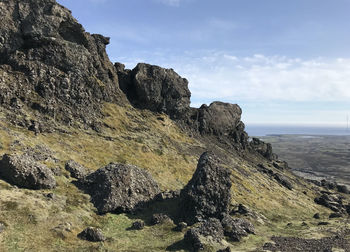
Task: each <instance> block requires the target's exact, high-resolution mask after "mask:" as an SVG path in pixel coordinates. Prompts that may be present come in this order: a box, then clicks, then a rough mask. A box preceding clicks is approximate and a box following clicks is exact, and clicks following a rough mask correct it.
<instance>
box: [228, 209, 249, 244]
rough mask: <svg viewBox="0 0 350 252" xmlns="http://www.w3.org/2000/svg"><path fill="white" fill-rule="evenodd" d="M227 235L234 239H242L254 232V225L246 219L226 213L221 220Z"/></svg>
mask: <svg viewBox="0 0 350 252" xmlns="http://www.w3.org/2000/svg"><path fill="white" fill-rule="evenodd" d="M221 224H222V226H223V228H224V232H225V235H226V236H228V237H230V238H231V239H232V240H233V241H240V240H241V238H242V237H244V236H248V234H254V232H255V231H254V226H253V224H251V223H250V222H249V221H246V220H244V219H238V218H236V219H234V218H232V217H231V216H230V215H228V214H225V215H224V217H223V218H222V220H221Z"/></svg>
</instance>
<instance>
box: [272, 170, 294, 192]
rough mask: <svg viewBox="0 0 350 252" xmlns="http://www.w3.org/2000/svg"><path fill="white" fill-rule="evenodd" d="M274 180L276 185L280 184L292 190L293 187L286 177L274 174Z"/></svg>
mask: <svg viewBox="0 0 350 252" xmlns="http://www.w3.org/2000/svg"><path fill="white" fill-rule="evenodd" d="M274 178H275V179H276V181H277V182H278V183H280V184H281V185H283V186H284V187H286V188H288V189H289V190H293V185H292V183H291V182H290V181H289V179H288V178H287V177H286V176H284V175H282V174H279V173H276V174H274Z"/></svg>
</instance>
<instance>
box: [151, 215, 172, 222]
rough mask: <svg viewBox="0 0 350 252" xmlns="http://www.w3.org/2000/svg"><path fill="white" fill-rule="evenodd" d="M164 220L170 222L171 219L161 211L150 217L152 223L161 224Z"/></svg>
mask: <svg viewBox="0 0 350 252" xmlns="http://www.w3.org/2000/svg"><path fill="white" fill-rule="evenodd" d="M165 222H172V220H171V219H170V217H169V216H168V215H166V214H162V213H156V214H153V215H152V219H151V224H152V225H157V224H162V223H165Z"/></svg>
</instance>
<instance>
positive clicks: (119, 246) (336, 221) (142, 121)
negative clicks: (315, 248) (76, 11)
mask: <svg viewBox="0 0 350 252" xmlns="http://www.w3.org/2000/svg"><path fill="white" fill-rule="evenodd" d="M0 11H1V13H2V15H1V17H0V21H1V22H0V155H1V156H3V155H4V156H3V157H2V161H0V176H1V178H2V179H1V180H0V230H1V231H0V232H1V233H0V246H1V250H2V251H165V250H168V251H192V250H195V249H196V246H197V245H196V244H191V242H187V243H186V239H185V241H184V236H186V235H185V234H187V237H188V236H189V235H191V234H192V236H193V237H196V239H197V238H198V239H199V240H200V242H201V244H202V245H203V249H204V251H218V250H219V249H224V248H226V247H230V248H231V251H255V250H256V251H261V250H262V247H263V245H264V244H265V243H266V242H270V241H271V237H272V236H279V237H280V236H282V237H300V238H304V239H305V238H313V239H318V238H321V237H330V236H332V237H333V236H334V234H335V233H339V232H340V231H345V230H346V229H347V228H348V227H349V223H347V220H348V217H349V216H348V213H349V212H350V205H349V195H348V194H345V193H342V192H338V191H337V190H334V188H325V187H322V185H319V186H318V185H315V184H313V183H310V182H307V181H305V180H304V179H302V178H299V177H297V176H295V175H293V173H292V172H291V171H290V169H289V168H288V165H287V164H286V163H284V162H283V161H281V160H278V158H277V156H276V155H275V154H273V152H272V148H271V145H269V144H266V143H264V142H261V141H259V140H258V139H250V138H249V136H248V135H247V133H246V132H245V131H244V123H243V122H242V121H241V113H242V111H241V109H240V107H239V106H238V105H235V104H228V103H222V102H213V103H212V104H210V105H209V106H207V105H203V106H202V107H200V108H198V109H197V108H191V107H190V95H191V93H190V90H188V82H187V80H186V79H184V78H182V77H181V76H179V75H178V74H177V73H176V72H174V70H172V69H164V68H161V67H158V66H152V65H148V64H145V63H140V64H138V65H137V66H136V67H135V68H134V69H132V70H128V69H125V68H124V66H123V65H122V64H121V63H115V64H112V63H111V62H110V61H109V59H108V56H107V54H106V51H105V47H106V46H107V44H108V43H109V39H108V38H107V37H104V36H102V35H96V34H92V35H91V34H89V33H88V32H86V31H85V30H84V29H83V27H82V26H81V25H80V24H79V23H78V22H77V21H76V20H75V19H74V18H73V17H72V16H71V13H70V11H69V10H68V9H66V8H64V7H63V6H60V5H59V4H57V3H56V2H55V1H54V0H25V1H19V0H15V1H8V0H0ZM204 152H208V153H209V154H207V155H208V156H209V157H207V156H206V154H203V153H204ZM5 154H9V156H8V155H5ZM11 155H12V156H11ZM200 157H201V159H200ZM8 159H9V160H10V161H8ZM199 159H200V162H199V163H198V160H199ZM69 160H74V161H75V162H77V163H78V164H80V166H79V167H81V168H79V169H81V170H79V169H78V168H75V169H76V170H79V171H83V172H82V173H84V174H83V175H81V176H80V175H79V176H75V175H73V173H72V172H70V170H69V169H67V161H69ZM110 163H114V165H112V166H107V165H108V164H110ZM126 164H130V165H135V166H137V167H139V168H137V167H136V168H135V167H134V166H132V167H134V168H130V167H131V166H128V165H126ZM105 166H107V167H105ZM102 167H105V169H100V168H102ZM111 167H112V168H111ZM113 167H122V168H123V169H124V170H123V172H125V173H122V169H120V170H118V169H119V168H113ZM16 169H19V170H16ZM20 169H23V170H20ZM125 169H126V171H125ZM14 170H15V172H17V173H15V175H13V174H12V173H11V172H14ZM95 171H97V172H95ZM111 171H112V173H113V172H114V173H117V175H115V174H114V175H113V174H112V175H111V173H109V172H111ZM131 171H132V172H131ZM119 172H120V173H119ZM128 172H130V173H128ZM118 176H120V177H118ZM134 177H135V178H140V179H133V178H134ZM117 178H118V179H117ZM141 178H142V180H141ZM152 178H153V179H154V181H153V179H152ZM191 178H192V179H191ZM47 179H49V181H50V183H49V184H48V181H47ZM33 181H34V182H33ZM52 181H54V182H52ZM102 185H103V186H106V187H104V188H105V189H101V188H100V186H102ZM122 186H125V188H122ZM115 187H118V188H121V189H120V190H119V191H118V189H115ZM135 188H136V189H135ZM124 189H127V190H125V191H124ZM103 190H106V191H107V190H111V191H110V192H109V191H108V192H109V194H108V195H107V196H106V195H105V193H106V191H103ZM180 190H181V192H180ZM196 190H197V191H196ZM160 192H163V193H160ZM104 197H105V198H104ZM154 198H155V199H156V200H154ZM140 199H142V200H140ZM217 199H218V200H217ZM315 199H321V200H316V201H315ZM100 200H101V201H103V202H102V204H105V205H103V207H101V208H100V203H101V202H100ZM322 200H323V201H322ZM120 201H123V204H120V205H118V204H119V202H120ZM190 201H191V202H192V201H193V202H192V203H191V204H192V205H191V204H189V202H190ZM125 202H126V203H125ZM203 202H204V203H203ZM316 202H317V203H316ZM139 203H142V204H141V206H140V207H138V204H139ZM333 203H334V204H336V205H334V204H333ZM240 204H241V205H240ZM239 205H240V207H238V206H239ZM323 205H324V206H323ZM325 206H326V207H325ZM332 207H333V208H332ZM105 209H108V210H106V211H105ZM157 213H163V214H166V215H167V216H169V217H170V218H171V219H172V220H169V219H165V220H159V223H158V224H157V225H153V224H154V223H153V222H154V221H153V219H154V218H152V216H153V214H157ZM316 213H319V215H320V218H321V219H315V218H313V216H314V214H316ZM334 213H339V216H338V217H337V218H329V216H330V214H334ZM153 217H154V216H153ZM213 218H214V219H215V220H212V219H213ZM232 218H237V219H238V218H239V221H240V222H239V223H244V225H245V226H248V227H251V226H250V225H252V226H254V230H255V231H254V233H255V234H249V235H248V233H253V232H250V231H249V230H248V228H246V230H245V231H244V232H243V234H242V231H241V230H240V229H242V227H241V226H244V225H243V224H242V225H241V224H239V225H233V224H232V222H233V221H234V220H237V219H232ZM160 219H161V218H160ZM137 220H142V221H144V222H145V227H144V228H143V229H141V230H137V229H135V228H131V227H132V225H133V223H134V222H135V221H137ZM225 220H226V222H225ZM183 221H186V223H188V224H189V225H192V224H193V225H192V226H189V227H184V228H181V230H180V231H177V230H175V229H174V228H175V227H177V226H178V224H179V223H180V222H183ZM246 221H248V223H249V225H248V224H247V223H246ZM191 222H193V223H191ZM320 222H323V224H325V222H327V223H326V224H327V225H319V224H320ZM203 223H205V224H203ZM208 223H209V224H208ZM217 223H219V224H217ZM227 223H229V224H227ZM230 223H231V224H230ZM202 224H203V225H204V228H203V227H201V225H202ZM206 225H207V226H209V227H211V225H213V226H214V227H213V229H212V230H216V227H217V226H220V227H221V225H224V226H225V225H226V227H228V228H229V229H230V230H228V228H226V229H225V232H224V230H223V228H222V227H221V228H220V227H219V228H218V229H217V230H218V231H215V232H214V234H215V235H214V236H216V235H217V238H215V237H214V238H215V239H214V240H213V239H211V238H208V237H209V236H213V234H212V233H210V232H212V230H209V231H210V232H209V231H207V230H205V226H206ZM215 225H216V226H215ZM237 226H239V227H237ZM87 227H98V228H100V229H101V232H102V233H103V236H104V237H105V239H103V240H104V241H99V242H90V241H87V240H84V239H82V238H81V235H78V234H79V233H81V232H82V231H83V230H84V229H85V228H87ZM196 227H198V229H195V228H196ZM201 228H202V229H204V230H205V232H204V231H203V232H202V230H201ZM191 230H192V231H191ZM248 231H249V232H248ZM191 232H192V233H191ZM196 232H199V233H200V232H202V233H200V235H197V234H196ZM206 232H207V233H206ZM235 232H236V233H235ZM240 232H241V233H240ZM237 233H238V234H237ZM224 234H225V235H224ZM341 234H342V235H343V234H346V235H347V236H344V241H343V243H339V244H338V243H337V242H334V243H332V242H327V246H331V247H333V245H334V247H338V248H343V249H345V248H346V246H347V245H348V243H347V239H348V238H349V237H348V234H347V233H341ZM234 235H236V236H237V237H236V236H234ZM78 236H79V237H78ZM341 237H343V236H341ZM234 238H237V239H236V240H235V239H234ZM238 238H239V239H238ZM194 240H195V239H194ZM237 240H239V241H237ZM336 241H337V240H336ZM277 243H278V242H277ZM270 245H271V244H270ZM266 248H269V249H270V250H272V251H274V248H273V246H272V247H271V246H270V247H269V246H268V245H267V247H266ZM290 249H292V250H291V251H295V250H293V247H290ZM275 251H276V249H275ZM285 251H288V250H285ZM304 251H307V250H306V249H305V250H304ZM345 251H346V250H345Z"/></svg>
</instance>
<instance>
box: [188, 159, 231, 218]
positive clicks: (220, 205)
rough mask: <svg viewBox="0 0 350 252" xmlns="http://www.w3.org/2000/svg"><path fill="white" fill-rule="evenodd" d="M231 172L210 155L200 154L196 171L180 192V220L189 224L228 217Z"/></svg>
mask: <svg viewBox="0 0 350 252" xmlns="http://www.w3.org/2000/svg"><path fill="white" fill-rule="evenodd" d="M230 175H231V172H230V170H228V169H226V168H224V167H222V166H221V164H220V161H219V160H218V158H217V157H216V156H215V155H214V154H213V153H210V152H205V153H203V154H202V156H201V157H200V159H199V161H198V165H197V169H196V171H195V173H194V175H193V177H192V179H191V180H190V181H189V183H188V184H187V185H186V186H185V187H184V189H183V190H182V191H181V200H182V206H181V207H182V210H181V212H182V213H183V218H184V220H185V221H186V222H187V223H189V224H193V223H195V222H198V221H203V220H206V219H208V218H211V217H213V218H220V216H221V215H222V214H224V213H228V211H229V206H230V200H231V192H230V190H231V185H232V183H231V178H230Z"/></svg>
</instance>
